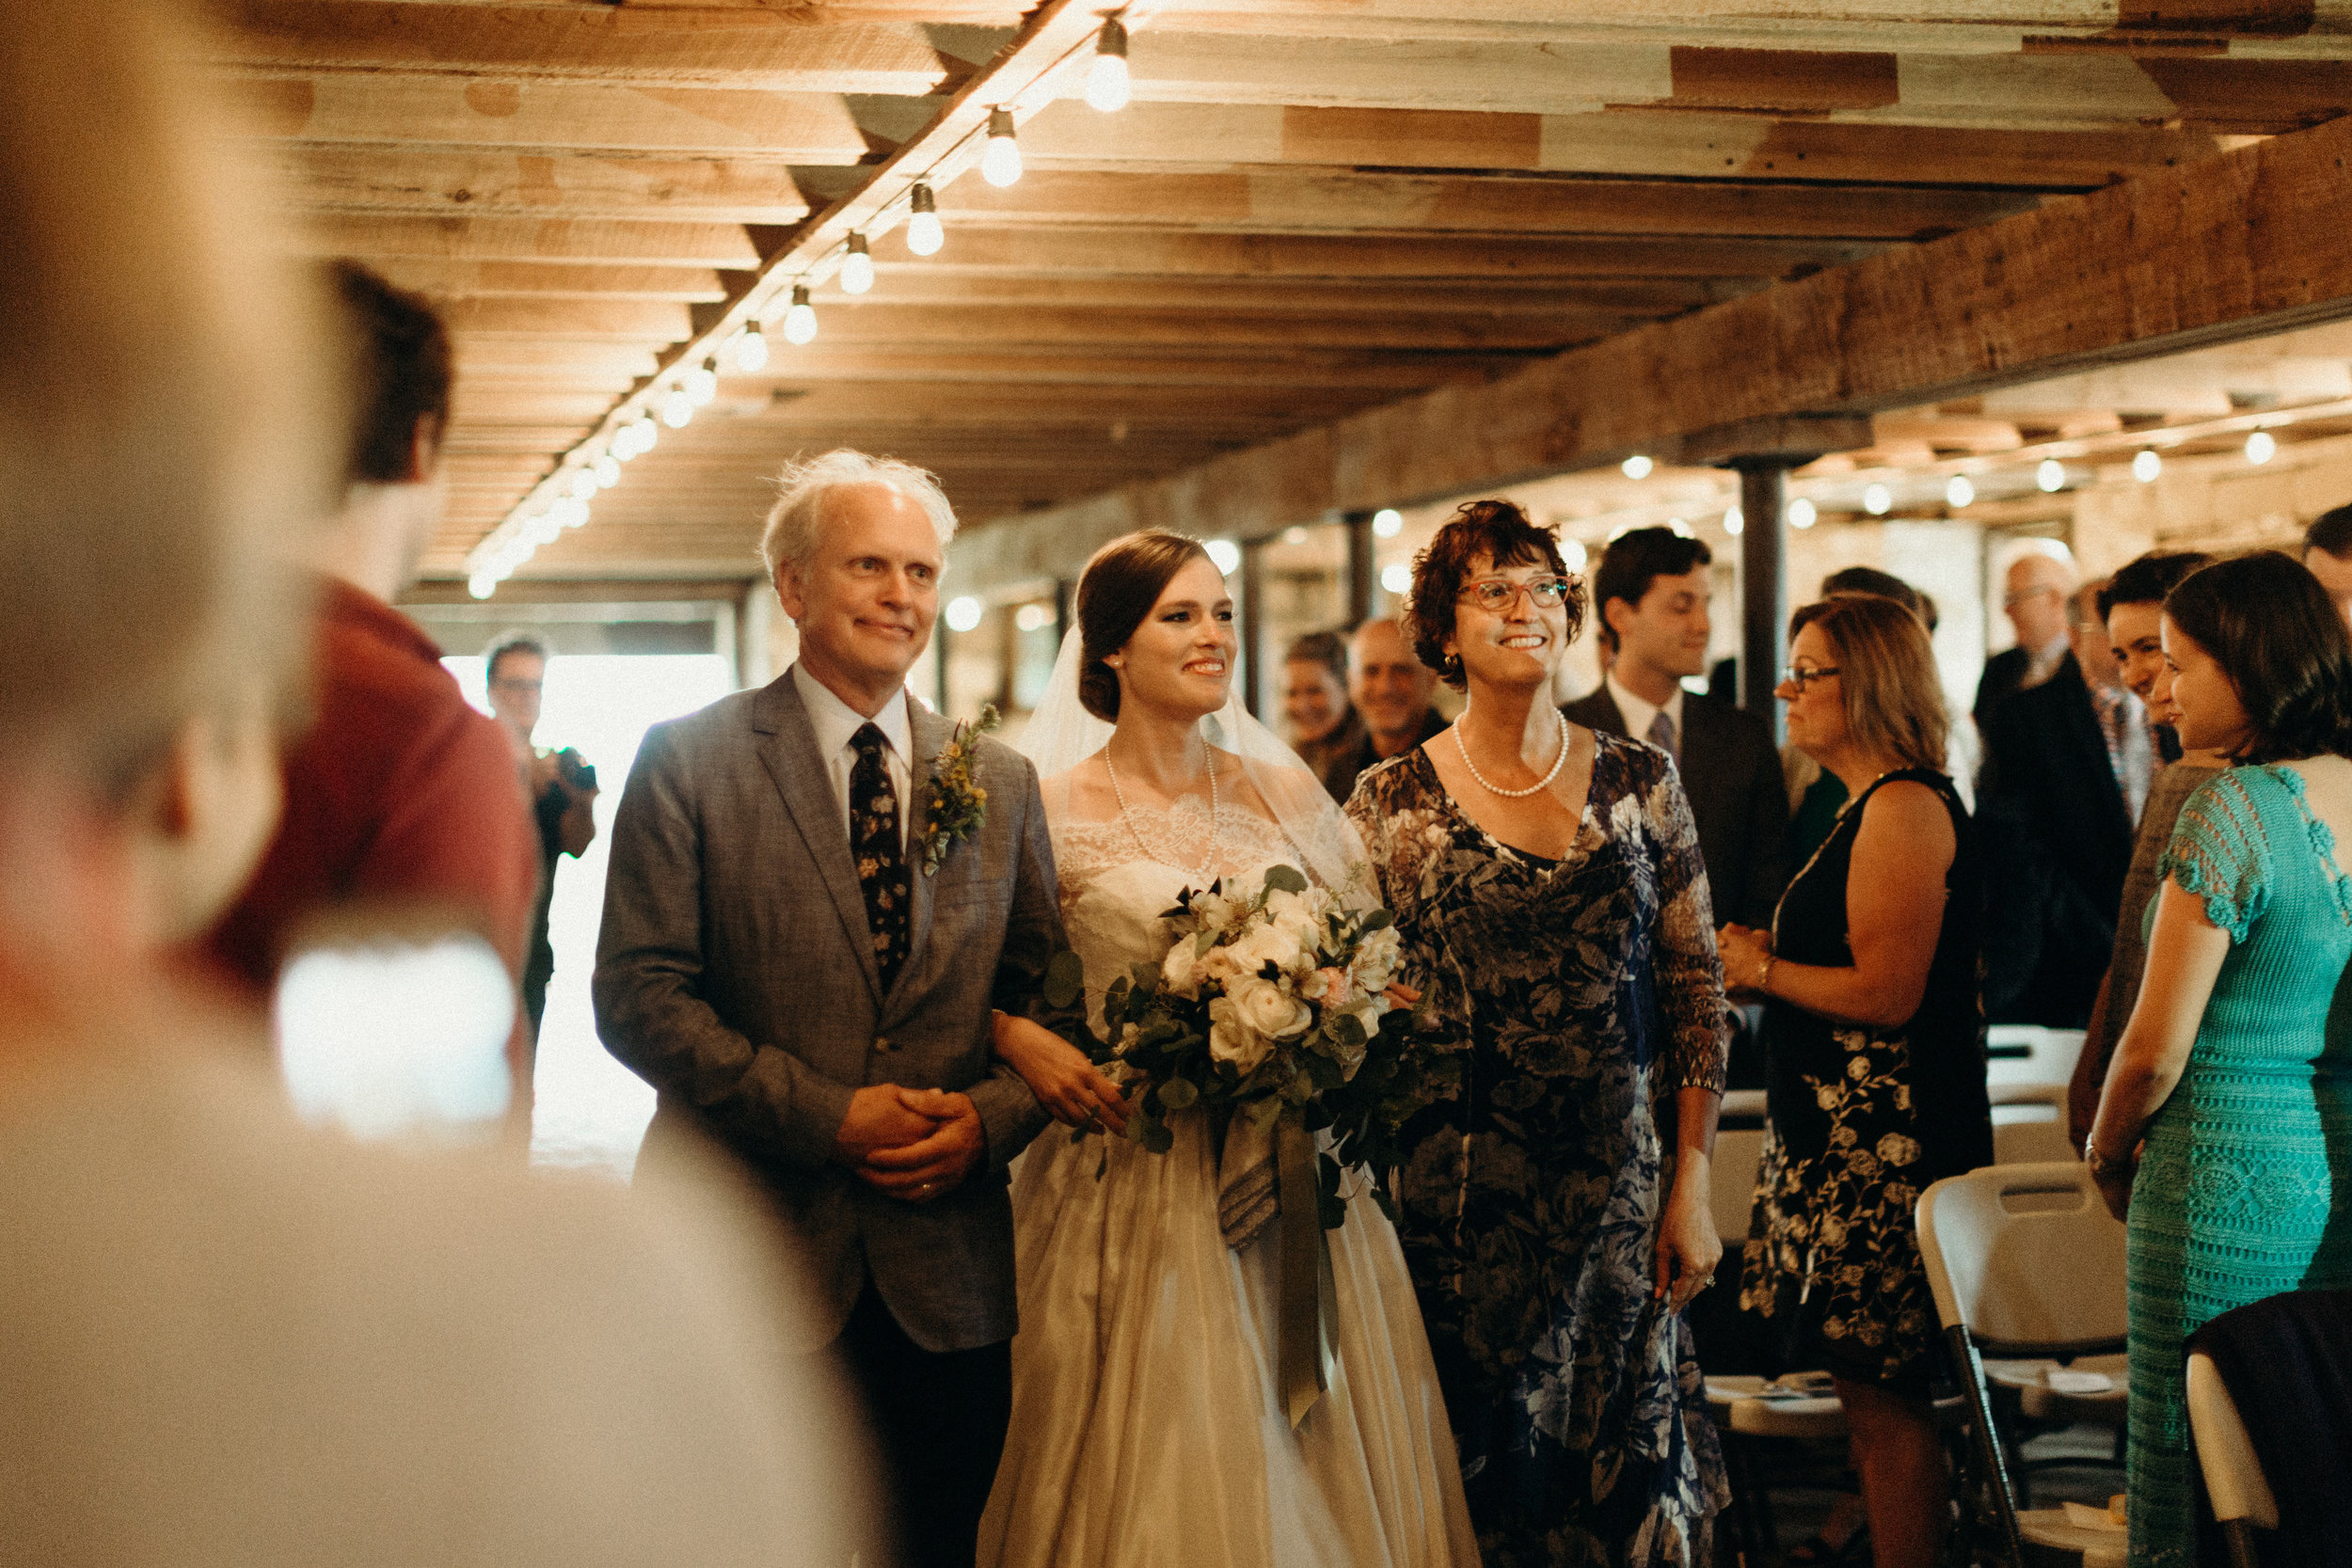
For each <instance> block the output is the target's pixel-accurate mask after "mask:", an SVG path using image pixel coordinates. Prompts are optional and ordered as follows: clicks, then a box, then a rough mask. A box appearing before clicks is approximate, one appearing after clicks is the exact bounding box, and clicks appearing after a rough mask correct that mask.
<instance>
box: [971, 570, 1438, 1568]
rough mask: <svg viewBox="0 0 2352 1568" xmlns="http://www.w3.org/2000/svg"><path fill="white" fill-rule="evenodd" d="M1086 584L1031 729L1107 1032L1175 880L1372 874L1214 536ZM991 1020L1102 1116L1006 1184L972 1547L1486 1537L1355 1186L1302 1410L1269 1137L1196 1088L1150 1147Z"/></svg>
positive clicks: (1392, 1239)
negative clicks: (1203, 1107) (1324, 1353)
mask: <svg viewBox="0 0 2352 1568" xmlns="http://www.w3.org/2000/svg"><path fill="white" fill-rule="evenodd" d="M1076 608H1077V619H1078V626H1077V628H1076V629H1075V630H1073V632H1072V633H1071V635H1070V637H1069V638H1068V639H1067V640H1065V641H1064V643H1063V647H1062V655H1061V660H1060V663H1059V665H1058V666H1057V669H1056V671H1055V679H1054V685H1053V689H1052V690H1051V692H1049V694H1048V695H1047V697H1046V699H1045V701H1044V703H1043V704H1041V705H1040V707H1039V709H1038V711H1037V713H1036V714H1035V715H1034V716H1033V717H1032V718H1031V721H1030V724H1029V728H1028V731H1027V733H1026V736H1025V738H1024V743H1023V748H1022V749H1023V750H1024V751H1025V752H1028V754H1029V755H1030V756H1031V758H1032V759H1034V760H1035V761H1036V762H1037V764H1038V768H1039V771H1040V773H1041V775H1042V776H1043V790H1044V796H1045V803H1046V816H1047V819H1048V821H1049V823H1050V824H1051V827H1052V831H1053V837H1054V858H1055V862H1056V864H1057V867H1058V870H1059V877H1060V884H1061V905H1062V913H1063V918H1064V921H1065V923H1066V925H1067V927H1068V931H1069V936H1070V941H1071V943H1072V945H1073V947H1074V948H1075V949H1076V950H1077V953H1078V956H1079V958H1081V959H1082V960H1083V962H1084V964H1085V967H1086V978H1087V997H1088V1007H1089V1016H1090V1019H1091V1022H1093V1024H1094V1025H1095V1027H1096V1028H1098V1029H1099V1028H1100V1027H1101V1022H1102V1001H1103V990H1104V986H1106V985H1107V984H1108V983H1109V982H1110V980H1111V979H1113V978H1114V977H1116V976H1118V975H1120V974H1125V973H1127V971H1128V969H1129V968H1130V967H1131V966H1132V965H1134V964H1136V963H1149V964H1151V965H1152V966H1153V967H1154V968H1156V967H1158V965H1159V963H1160V961H1161V959H1162V958H1164V957H1165V956H1166V953H1167V948H1168V936H1167V934H1166V931H1165V927H1163V925H1162V923H1161V920H1160V914H1161V911H1165V910H1166V909H1168V906H1169V905H1170V904H1171V903H1173V902H1174V901H1175V896H1176V895H1177V893H1178V892H1179V891H1180V890H1182V889H1184V887H1187V886H1192V887H1205V886H1206V885H1207V884H1208V883H1209V882H1210V881H1211V880H1212V879H1216V878H1219V877H1224V878H1230V879H1236V880H1237V881H1238V882H1240V883H1241V884H1242V885H1244V886H1248V887H1252V888H1254V887H1255V886H1256V885H1257V884H1258V883H1259V882H1260V881H1262V880H1263V875H1264V872H1265V869H1266V868H1267V867H1268V866H1270V865H1273V864H1276V863H1288V864H1292V865H1295V866H1298V867H1299V868H1300V869H1302V870H1303V871H1305V872H1306V873H1307V874H1308V875H1309V876H1310V877H1312V878H1314V879H1317V880H1318V881H1320V882H1323V883H1324V884H1326V885H1327V886H1332V887H1334V888H1341V889H1347V888H1350V887H1351V886H1353V887H1359V888H1360V887H1363V886H1367V885H1368V879H1366V877H1365V875H1364V867H1363V852H1362V850H1361V847H1359V845H1358V844H1357V843H1356V842H1355V838H1354V834H1353V832H1351V831H1350V829H1349V828H1348V826H1347V824H1346V821H1345V819H1344V818H1343V816H1341V815H1340V813H1339V811H1338V810H1337V809H1336V808H1335V807H1334V806H1333V805H1332V804H1331V802H1330V800H1329V798H1328V797H1327V796H1326V795H1325V794H1324V793H1323V790H1322V787H1321V785H1320V784H1318V783H1317V782H1316V781H1315V779H1314V777H1313V776H1312V775H1311V774H1310V773H1308V772H1307V771H1306V769H1305V768H1304V767H1303V766H1301V765H1300V764H1299V762H1298V761H1297V759H1296V758H1295V756H1294V755H1292V753H1291V752H1289V751H1288V750H1287V749H1286V748H1284V747H1283V746H1282V745H1281V743H1280V742H1279V741H1278V740H1276V739H1275V738H1274V737H1273V736H1272V735H1271V734H1269V733H1268V732H1267V731H1266V730H1265V729H1264V727H1263V726H1262V725H1260V724H1258V723H1257V721H1254V720H1252V719H1249V718H1248V717H1247V716H1246V715H1245V714H1244V713H1243V712H1242V711H1241V708H1240V706H1239V705H1238V704H1236V703H1234V702H1233V701H1232V665H1233V657H1234V654H1235V652H1236V640H1235V637H1234V633H1233V626H1232V617H1233V610H1232V598H1231V596H1230V595H1229V594H1227V592H1226V587H1225V579H1224V577H1223V575H1222V574H1220V573H1219V572H1218V571H1217V569H1216V564H1215V563H1214V562H1211V561H1210V559H1209V557H1208V554H1207V552H1206V551H1205V550H1204V549H1203V548H1202V547H1201V546H1200V543H1199V542H1198V541H1195V540H1192V539H1187V538H1184V537H1182V536H1181V535H1177V534H1172V533H1164V532H1157V531H1146V532H1142V533H1134V534H1129V535H1128V536H1126V537H1125V538H1123V539H1119V540H1115V541H1113V542H1112V543H1111V544H1109V545H1107V546H1104V548H1103V549H1102V550H1100V551H1098V552H1097V553H1096V555H1095V557H1094V559H1093V560H1092V561H1090V562H1088V564H1087V569H1086V573H1085V575H1084V576H1083V578H1081V579H1080V581H1079V584H1078V592H1077V607H1076ZM996 1048H997V1051H998V1053H999V1054H1000V1055H1002V1056H1003V1057H1004V1058H1005V1059H1006V1060H1007V1061H1008V1062H1009V1063H1010V1064H1011V1065H1012V1066H1013V1067H1014V1069H1016V1070H1018V1071H1019V1072H1020V1073H1021V1075H1022V1076H1023V1078H1025V1080H1026V1081H1027V1082H1028V1083H1029V1085H1031V1087H1032V1088H1034V1089H1035V1090H1036V1091H1037V1093H1038V1096H1039V1098H1040V1100H1041V1101H1044V1103H1045V1104H1046V1105H1047V1106H1048V1107H1049V1108H1050V1109H1052V1110H1053V1112H1054V1113H1055V1115H1056V1116H1057V1117H1058V1118H1059V1119H1060V1120H1062V1121H1064V1122H1067V1123H1070V1124H1072V1125H1073V1126H1084V1125H1086V1124H1087V1123H1088V1122H1089V1120H1090V1119H1092V1120H1098V1121H1099V1122H1101V1123H1102V1124H1103V1125H1104V1127H1106V1128H1107V1129H1109V1130H1110V1131H1111V1132H1113V1133H1114V1135H1113V1136H1110V1137H1107V1138H1105V1137H1099V1136H1088V1137H1085V1138H1083V1139H1080V1140H1078V1141H1075V1142H1073V1140H1072V1137H1071V1136H1070V1134H1068V1133H1062V1132H1048V1133H1047V1134H1046V1135H1045V1136H1044V1137H1042V1138H1040V1139H1039V1140H1038V1141H1037V1142H1036V1143H1035V1144H1034V1145H1032V1146H1031V1147H1030V1148H1029V1150H1028V1152H1027V1153H1026V1154H1025V1155H1024V1156H1023V1158H1022V1161H1021V1164H1020V1168H1019V1172H1018V1175H1017V1177H1016V1179H1015V1181H1014V1188H1013V1212H1014V1248H1015V1259H1016V1269H1017V1274H1018V1277H1019V1280H1020V1304H1021V1332H1020V1334H1019V1336H1018V1337H1017V1338H1015V1339H1014V1340H1013V1344H1012V1362H1013V1373H1012V1399H1013V1408H1012V1422H1011V1429H1010V1434H1009V1438H1008V1440H1007V1444H1006V1449H1005V1454H1004V1459H1003V1462H1002V1464H1001V1465H999V1466H998V1469H997V1472H996V1485H995V1489H994V1491H993V1493H992V1494H991V1496H990V1498H989V1504H988V1513H987V1516H986V1517H985V1518H984V1519H983V1520H982V1522H981V1526H980V1550H979V1562H980V1564H981V1568H1045V1565H1065V1564H1068V1565H1085V1568H1092V1565H1096V1564H1110V1563H1116V1564H1119V1565H1120V1568H1164V1565H1184V1568H1196V1565H1197V1568H1225V1565H1227V1564H1249V1565H1252V1568H1254V1565H1257V1564H1275V1565H1280V1568H1408V1565H1409V1568H1418V1565H1422V1564H1438V1565H1443V1564H1474V1563H1475V1562H1476V1561H1477V1560H1478V1549H1477V1545H1476V1541H1475V1537H1474V1536H1473V1534H1472V1532H1471V1529H1470V1522H1469V1515H1468V1513H1467V1511H1466V1510H1465V1508H1464V1505H1463V1500H1462V1482H1461V1476H1460V1473H1459V1470H1458V1468H1457V1466H1456V1464H1455V1460H1454V1440H1453V1437H1452V1435H1451V1433H1449V1431H1448V1430H1447V1426H1446V1419H1445V1406H1444V1403H1443V1401H1442V1399H1441V1398H1440V1396H1439V1394H1438V1382H1437V1376H1436V1373H1435V1371H1434V1370H1433V1368H1432V1366H1431V1363H1430V1356H1429V1343H1428V1338H1427V1336H1426V1335H1425V1333H1424V1332H1423V1330H1422V1323H1421V1314H1420V1309H1419V1307H1417V1306H1416V1305H1415V1302H1414V1297H1413V1291H1412V1286H1411V1283H1410V1281H1409V1280H1408V1278H1407V1277H1406V1273H1405V1262H1404V1258H1403V1255H1402V1254H1401V1252H1400V1251H1399V1250H1398V1247H1397V1242H1396V1234H1395V1232H1394V1230H1393V1229H1392V1228H1391V1226H1390V1224H1389V1222H1388V1220H1387V1218H1386V1217H1385V1216H1383V1215H1382V1214H1381V1212H1380V1211H1379V1208H1378V1207H1377V1206H1376V1205H1375V1203H1374V1201H1373V1199H1372V1197H1371V1196H1369V1194H1368V1192H1366V1191H1363V1190H1361V1187H1360V1183H1359V1191H1358V1192H1357V1193H1356V1194H1355V1196H1353V1197H1351V1198H1350V1200H1349V1201H1348V1204H1347V1208H1346V1215H1347V1217H1346V1223H1345V1224H1344V1225H1343V1227H1340V1228H1339V1229H1337V1230H1333V1231H1329V1232H1327V1233H1326V1235H1327V1242H1328V1245H1329V1251H1330V1259H1331V1277H1330V1281H1329V1285H1330V1286H1332V1287H1335V1289H1334V1290H1333V1291H1332V1296H1333V1301H1332V1311H1331V1313H1330V1320H1331V1323H1332V1335H1331V1344H1330V1347H1329V1348H1330V1351H1331V1353H1332V1354H1331V1356H1330V1357H1329V1360H1328V1363H1327V1370H1328V1374H1329V1375H1328V1385H1329V1386H1328V1388H1327V1391H1326V1392H1325V1393H1324V1394H1323V1396H1322V1397H1321V1398H1320V1399H1319V1400H1317V1401H1316V1402H1315V1403H1314V1404H1313V1405H1312V1406H1311V1408H1310V1409H1309V1410H1308V1411H1307V1413H1306V1415H1305V1417H1304V1418H1303V1419H1302V1420H1301V1421H1300V1422H1299V1424H1298V1425H1297V1427H1296V1428H1295V1430H1294V1429H1293V1427H1292V1425H1291V1423H1290V1421H1289V1419H1288V1418H1286V1417H1285V1416H1284V1414H1283V1413H1282V1411H1281V1409H1280V1408H1279V1403H1278V1401H1277V1397H1276V1386H1277V1385H1276V1356H1275V1347H1276V1344H1277V1342H1278V1334H1277V1327H1276V1323H1275V1318H1274V1313H1275V1309H1276V1303H1277V1302H1278V1301H1279V1277H1278V1274H1279V1268H1278V1265H1279V1251H1278V1243H1277V1239H1276V1232H1277V1230H1278V1229H1279V1227H1278V1226H1276V1225H1273V1224H1269V1223H1268V1221H1269V1220H1270V1219H1271V1218H1272V1215H1273V1212H1274V1207H1275V1206H1274V1203H1273V1202H1272V1201H1271V1200H1270V1199H1268V1197H1267V1196H1266V1192H1265V1189H1266V1185H1267V1181H1266V1177H1267V1169H1266V1165H1267V1163H1268V1162H1269V1161H1270V1158H1271V1149H1270V1147H1269V1146H1268V1145H1266V1144H1264V1143H1260V1142H1255V1141H1253V1140H1252V1139H1251V1138H1249V1137H1248V1136H1247V1135H1246V1128H1245V1130H1244V1131H1243V1132H1236V1133H1235V1134H1234V1135H1232V1137H1230V1138H1228V1139H1226V1140H1224V1141H1223V1144H1222V1147H1221V1148H1220V1144H1219V1140H1218V1139H1217V1137H1216V1133H1215V1131H1214V1130H1213V1129H1212V1128H1211V1127H1210V1126H1209V1125H1208V1124H1207V1122H1206V1119H1205V1117H1203V1116H1202V1115H1201V1114H1200V1113H1198V1112H1183V1113H1178V1114H1177V1115H1175V1116H1174V1117H1171V1118H1170V1122H1169V1125H1170V1128H1171V1131H1172V1132H1174V1134H1175V1139H1176V1142H1175V1147H1174V1148H1173V1149H1172V1150H1170V1151H1169V1152H1168V1153H1166V1154H1152V1153H1149V1152H1146V1151H1145V1150H1144V1149H1143V1148H1141V1147H1140V1146H1139V1145H1137V1144H1135V1143H1131V1142H1129V1141H1127V1140H1126V1139H1124V1138H1121V1137H1119V1136H1116V1135H1115V1134H1116V1132H1117V1130H1118V1129H1119V1128H1120V1126H1122V1125H1123V1123H1124V1119H1125V1114H1126V1110H1127V1107H1126V1105H1125V1103H1124V1101H1122V1100H1121V1099H1120V1094H1119V1091H1118V1090H1117V1089H1116V1088H1115V1087H1114V1086H1113V1085H1111V1083H1110V1082H1109V1081H1108V1080H1107V1079H1106V1078H1104V1076H1103V1075H1102V1074H1101V1073H1100V1072H1098V1071H1097V1070H1096V1069H1094V1068H1093V1067H1092V1066H1091V1065H1090V1064H1089V1062H1088V1061H1087V1059H1086V1058H1085V1056H1084V1055H1083V1054H1081V1053H1079V1052H1078V1051H1076V1050H1075V1049H1073V1047H1071V1046H1070V1045H1068V1044H1066V1043H1064V1042H1063V1041H1061V1040H1060V1039H1058V1038H1057V1037H1054V1036H1053V1035H1051V1034H1049V1033H1047V1032H1046V1031H1045V1030H1043V1029H1041V1028H1040V1027H1038V1026H1037V1025H1035V1024H1032V1023H1029V1022H1026V1021H1025V1020H1018V1019H1012V1018H1009V1017H1007V1016H1006V1015H1004V1014H1001V1013H1000V1014H998V1015H997V1018H996ZM1220 1196H1222V1198H1223V1200H1224V1201H1223V1202H1222V1204H1220ZM1281 1200H1282V1201H1289V1196H1288V1195H1282V1197H1281ZM1309 1201H1312V1200H1311V1198H1310V1199H1309Z"/></svg>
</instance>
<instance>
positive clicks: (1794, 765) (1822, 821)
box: [1753, 566, 1958, 925]
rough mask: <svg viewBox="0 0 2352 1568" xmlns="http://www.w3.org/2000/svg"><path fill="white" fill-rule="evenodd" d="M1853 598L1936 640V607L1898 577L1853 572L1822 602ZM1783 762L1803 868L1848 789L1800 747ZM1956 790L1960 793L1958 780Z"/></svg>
mask: <svg viewBox="0 0 2352 1568" xmlns="http://www.w3.org/2000/svg"><path fill="white" fill-rule="evenodd" d="M1853 594H1861V595H1864V596H1866V597H1869V598H1880V599H1892V600H1894V601H1895V602H1896V603H1897V604H1899V605H1901V606H1902V607H1903V608H1904V609H1905V610H1910V611H1911V612H1912V613H1913V614H1914V615H1916V616H1917V617H1919V620H1920V623H1921V624H1922V625H1923V626H1926V627H1927V628H1928V635H1929V636H1930V637H1933V636H1934V635H1935V621H1936V614H1935V601H1934V600H1933V599H1931V598H1929V597H1928V596H1927V595H1926V594H1922V593H1920V592H1919V590H1917V589H1916V588H1914V587H1912V586H1911V584H1909V583H1907V582H1905V581H1904V580H1903V579H1902V578H1899V577H1897V576H1896V575H1895V574H1894V573H1892V572H1882V571H1880V570H1879V569H1878V568H1877V567H1875V566H1847V567H1842V568H1840V569H1839V570H1837V571H1835V572H1832V573H1831V574H1830V575H1829V576H1827V577H1825V578H1822V579H1821V597H1823V598H1825V599H1836V598H1844V597H1848V596H1851V595H1853ZM1780 760H1781V777H1782V781H1783V783H1784V784H1786V785H1787V786H1788V800H1789V810H1790V821H1789V829H1788V837H1789V850H1788V861H1789V864H1790V865H1791V866H1792V867H1793V866H1801V865H1803V864H1804V863H1805V862H1806V861H1808V860H1811V859H1812V858H1813V851H1814V850H1816V849H1819V848H1820V847H1821V845H1822V843H1823V842H1824V841H1826V840H1827V839H1828V837H1829V834H1830V830H1831V829H1832V828H1834V827H1836V825H1837V813H1838V812H1839V810H1840V809H1842V808H1843V807H1844V806H1845V804H1846V785H1845V784H1844V782H1843V781H1842V780H1840V779H1839V778H1838V777H1837V775H1836V774H1835V773H1832V772H1830V771H1829V770H1828V769H1826V768H1823V767H1822V766H1821V765H1820V763H1818V762H1815V761H1814V760H1813V759H1812V758H1811V757H1809V756H1807V755H1806V754H1805V753H1804V751H1803V750H1801V749H1800V748H1798V747H1796V746H1793V745H1792V746H1788V747H1785V748H1784V749H1783V750H1782V752H1781V759H1780ZM1954 784H1955V787H1957V784H1958V776H1957V775H1954ZM1771 918H1772V917H1771V915H1770V914H1769V913H1768V914H1767V915H1766V916H1765V918H1764V920H1763V921H1757V922H1753V924H1756V925H1762V924H1766V923H1767V922H1769V921H1770V920H1771Z"/></svg>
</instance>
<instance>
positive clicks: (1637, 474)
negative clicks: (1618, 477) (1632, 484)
mask: <svg viewBox="0 0 2352 1568" xmlns="http://www.w3.org/2000/svg"><path fill="white" fill-rule="evenodd" d="M1657 466H1658V465H1656V464H1655V463H1652V462H1651V461H1650V460H1649V459H1648V458H1646V457H1645V456H1643V455H1642V454H1641V453H1640V452H1638V451H1637V452H1635V453H1634V454H1633V455H1632V456H1630V457H1629V458H1627V459H1626V460H1625V461H1624V462H1622V463H1620V464H1618V465H1617V471H1618V472H1620V473H1622V474H1624V475H1625V477H1626V478H1628V479H1647V478H1649V471H1650V469H1652V468H1654V467H1657Z"/></svg>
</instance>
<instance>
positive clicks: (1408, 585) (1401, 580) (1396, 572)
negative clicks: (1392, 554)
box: [1380, 561, 1413, 598]
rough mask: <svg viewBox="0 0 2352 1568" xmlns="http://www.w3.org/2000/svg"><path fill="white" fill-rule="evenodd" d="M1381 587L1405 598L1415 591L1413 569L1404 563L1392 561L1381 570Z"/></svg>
mask: <svg viewBox="0 0 2352 1568" xmlns="http://www.w3.org/2000/svg"><path fill="white" fill-rule="evenodd" d="M1380 586H1381V587H1383V588H1385V589H1387V590H1388V591H1389V592H1390V593H1391V594H1395V595H1396V596H1397V597H1399V598H1403V597H1404V596H1405V595H1406V594H1409V593H1411V592H1412V591H1413V569H1412V568H1411V567H1410V566H1407V565H1406V564H1405V562H1402V561H1391V562H1389V563H1388V564H1387V565H1386V566H1383V567H1381V568H1380Z"/></svg>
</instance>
